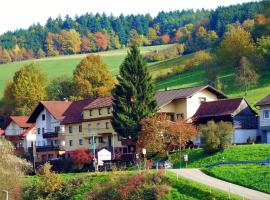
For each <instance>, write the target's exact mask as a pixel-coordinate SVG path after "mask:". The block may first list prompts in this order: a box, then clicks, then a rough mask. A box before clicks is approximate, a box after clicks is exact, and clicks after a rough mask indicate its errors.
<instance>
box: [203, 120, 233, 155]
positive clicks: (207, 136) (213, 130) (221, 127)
mask: <svg viewBox="0 0 270 200" xmlns="http://www.w3.org/2000/svg"><path fill="white" fill-rule="evenodd" d="M200 131H201V134H202V143H203V144H204V146H203V148H204V150H205V151H206V152H207V153H214V152H217V151H220V150H223V149H225V148H227V147H228V146H230V144H231V136H232V132H233V127H232V124H231V123H230V122H223V121H221V122H219V123H215V122H214V121H209V122H207V125H202V126H201V127H200Z"/></svg>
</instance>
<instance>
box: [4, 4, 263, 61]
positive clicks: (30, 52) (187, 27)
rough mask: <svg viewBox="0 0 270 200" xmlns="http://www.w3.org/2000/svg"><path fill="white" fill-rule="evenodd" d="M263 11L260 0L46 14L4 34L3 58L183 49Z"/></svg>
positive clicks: (202, 44) (208, 41)
mask: <svg viewBox="0 0 270 200" xmlns="http://www.w3.org/2000/svg"><path fill="white" fill-rule="evenodd" d="M260 12H261V6H260V3H259V2H252V3H244V4H241V5H232V6H229V7H219V8H217V9H216V10H204V9H202V10H196V11H194V10H182V11H179V10H176V11H173V12H160V13H159V14H158V15H157V16H156V17H152V16H150V15H149V14H146V15H127V16H124V15H120V16H117V17H116V16H112V15H109V16H108V15H106V14H104V13H103V14H98V13H97V14H92V13H87V14H84V15H81V16H76V17H75V18H71V17H70V16H68V15H67V16H66V17H65V18H64V19H62V18H61V17H58V18H56V19H52V18H48V20H47V23H46V24H45V25H44V26H42V25H40V24H35V25H32V26H31V27H29V28H28V29H27V30H22V29H21V30H16V31H14V32H11V31H9V32H7V33H4V34H3V35H1V36H0V47H1V48H0V63H8V62H12V61H20V60H26V59H31V58H42V57H45V56H57V55H64V54H75V53H88V52H96V51H103V50H108V49H119V48H122V47H124V46H127V45H128V44H130V43H136V44H138V45H144V46H147V45H158V44H168V43H183V44H186V47H187V48H186V49H185V53H190V52H194V51H197V50H200V49H205V48H209V47H212V46H213V45H215V44H216V43H217V42H218V41H219V40H220V38H221V37H222V35H223V34H224V32H225V31H226V27H227V25H228V24H231V23H236V22H239V23H243V22H244V21H245V20H247V19H253V18H254V17H255V15H256V14H258V13H260Z"/></svg>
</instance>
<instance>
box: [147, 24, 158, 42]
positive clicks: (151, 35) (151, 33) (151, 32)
mask: <svg viewBox="0 0 270 200" xmlns="http://www.w3.org/2000/svg"><path fill="white" fill-rule="evenodd" d="M147 38H148V40H149V41H150V42H151V44H155V43H156V42H157V40H158V34H157V31H156V29H154V28H149V29H148V34H147Z"/></svg>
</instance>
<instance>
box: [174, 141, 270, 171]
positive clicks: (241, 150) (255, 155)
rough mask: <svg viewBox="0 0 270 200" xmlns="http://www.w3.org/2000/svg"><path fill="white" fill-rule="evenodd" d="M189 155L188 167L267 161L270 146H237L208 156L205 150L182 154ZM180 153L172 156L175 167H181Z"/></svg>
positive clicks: (269, 154)
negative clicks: (221, 162)
mask: <svg viewBox="0 0 270 200" xmlns="http://www.w3.org/2000/svg"><path fill="white" fill-rule="evenodd" d="M182 153H183V154H182V155H184V154H188V156H189V162H188V167H196V168H200V167H204V166H206V165H208V164H211V163H216V162H220V161H222V158H223V157H224V161H242V160H265V159H266V158H267V157H269V156H270V144H256V145H237V146H231V147H229V148H227V149H225V150H224V151H221V152H218V153H215V154H212V155H208V154H205V153H204V151H203V149H192V150H184V151H183V152H182ZM179 157H180V155H179V152H175V153H173V154H171V156H170V161H171V162H172V163H173V164H174V167H176V168H178V167H179ZM182 166H184V165H182Z"/></svg>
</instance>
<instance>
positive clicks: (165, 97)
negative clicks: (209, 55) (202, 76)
mask: <svg viewBox="0 0 270 200" xmlns="http://www.w3.org/2000/svg"><path fill="white" fill-rule="evenodd" d="M226 98H227V97H226V96H225V95H224V94H223V93H222V92H221V91H219V90H217V89H215V88H213V87H212V86H209V85H205V86H198V87H189V88H181V89H174V90H165V91H158V92H157V93H156V100H157V104H158V112H159V113H165V114H166V115H168V116H169V117H170V120H171V121H175V120H176V119H177V118H178V117H182V118H184V119H187V120H189V121H192V117H193V115H194V114H195V113H196V111H197V110H198V108H199V106H200V105H201V103H202V102H208V101H215V100H218V99H226Z"/></svg>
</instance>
